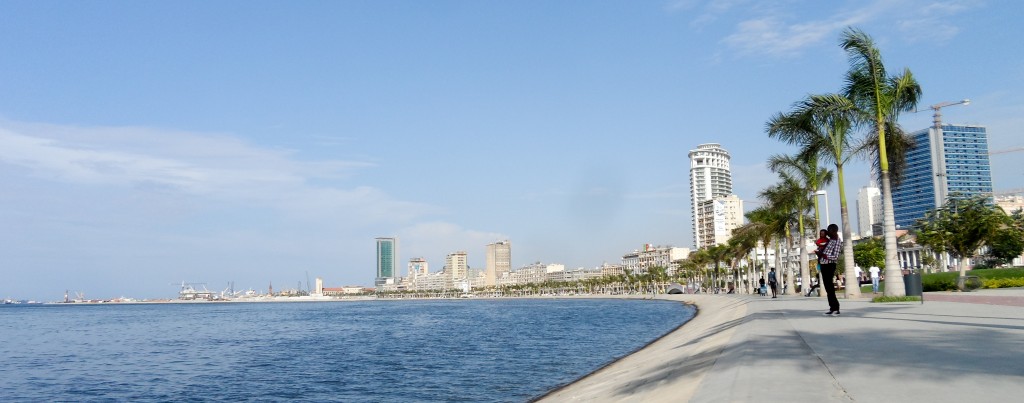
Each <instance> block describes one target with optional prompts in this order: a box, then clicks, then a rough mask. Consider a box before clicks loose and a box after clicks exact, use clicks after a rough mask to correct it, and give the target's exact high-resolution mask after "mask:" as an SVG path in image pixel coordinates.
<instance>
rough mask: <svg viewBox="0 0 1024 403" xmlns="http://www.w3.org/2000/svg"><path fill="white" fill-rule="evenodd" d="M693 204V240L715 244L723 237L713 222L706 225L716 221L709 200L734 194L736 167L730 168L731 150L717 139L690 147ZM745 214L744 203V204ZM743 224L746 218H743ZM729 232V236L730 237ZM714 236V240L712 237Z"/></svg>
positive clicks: (697, 243)
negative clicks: (694, 147)
mask: <svg viewBox="0 0 1024 403" xmlns="http://www.w3.org/2000/svg"><path fill="white" fill-rule="evenodd" d="M689 156H690V208H691V211H692V213H693V215H692V216H691V217H692V218H693V244H694V247H696V248H697V249H700V248H703V247H705V246H711V245H713V244H714V243H713V242H714V241H713V240H715V239H720V237H718V236H716V234H711V233H709V231H716V228H715V227H714V226H713V225H711V226H709V225H703V224H704V223H707V222H712V223H713V222H714V218H713V217H706V216H707V215H710V214H714V209H711V210H710V211H711V212H710V213H709V212H708V211H709V209H707V208H705V207H707V203H705V202H708V201H711V200H717V199H723V198H725V197H728V196H729V195H730V194H732V171H731V170H730V169H729V159H730V157H729V152H728V151H726V150H725V149H724V148H722V146H721V145H719V144H717V143H708V144H701V145H698V146H697V149H696V150H690V153H689ZM740 210H741V212H740V214H741V215H742V204H741V205H740ZM740 224H741V225H742V219H740ZM722 230H723V231H725V230H728V231H730V235H731V230H732V229H731V228H727V229H726V228H722ZM728 238H729V237H728V236H726V237H725V239H726V240H728ZM708 240H712V241H708Z"/></svg>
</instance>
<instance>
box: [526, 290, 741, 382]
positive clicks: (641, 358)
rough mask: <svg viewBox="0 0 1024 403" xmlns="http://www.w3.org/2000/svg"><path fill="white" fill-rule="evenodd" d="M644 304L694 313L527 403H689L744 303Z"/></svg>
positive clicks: (696, 297)
mask: <svg viewBox="0 0 1024 403" xmlns="http://www.w3.org/2000/svg"><path fill="white" fill-rule="evenodd" d="M623 297H628V296H623ZM644 299H658V300H669V301H679V302H682V303H685V304H688V305H693V306H694V307H695V308H696V312H695V314H694V316H693V318H691V319H690V320H688V321H686V322H685V323H683V324H682V325H680V326H679V327H677V328H676V329H674V330H672V331H669V332H667V333H666V334H665V335H663V336H662V337H660V338H658V339H655V340H653V341H651V342H650V343H648V344H647V345H645V346H643V347H641V348H639V349H638V350H636V351H634V352H633V353H631V354H627V355H625V356H623V357H621V358H619V359H617V360H615V361H612V362H611V363H609V364H607V365H605V366H603V367H601V368H598V369H596V370H594V372H591V373H590V374H587V375H584V376H583V377H581V378H579V379H577V380H575V381H573V382H571V383H569V384H566V385H563V386H560V387H558V388H556V389H553V390H551V391H549V392H547V393H545V394H544V395H542V396H539V397H537V398H535V399H532V400H531V401H532V402H561V401H616V402H621V401H637V402H678V401H688V400H690V399H691V398H692V397H693V396H694V394H695V393H696V391H697V388H698V387H699V386H700V384H701V381H703V379H704V376H705V375H707V373H708V372H709V371H710V369H711V368H712V367H713V366H714V363H715V361H716V360H717V358H718V356H719V355H720V354H721V352H722V350H723V349H724V347H725V345H726V344H727V343H728V341H729V340H731V339H732V335H733V333H734V332H735V329H736V327H737V326H738V325H739V324H741V323H742V322H743V318H744V317H745V316H746V314H747V307H746V305H747V302H746V301H742V300H740V299H738V298H733V297H728V296H723V295H704V294H673V295H665V294H661V295H658V296H656V297H654V298H644Z"/></svg>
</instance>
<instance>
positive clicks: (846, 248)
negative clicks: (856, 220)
mask: <svg viewBox="0 0 1024 403" xmlns="http://www.w3.org/2000/svg"><path fill="white" fill-rule="evenodd" d="M840 44H841V46H842V48H843V49H844V50H845V51H846V52H847V56H848V57H849V63H850V68H849V70H848V71H847V73H846V77H845V85H844V87H843V88H842V90H841V91H840V92H839V93H833V94H813V95H809V96H807V97H806V98H805V99H803V100H801V101H799V102H797V103H796V104H795V105H794V106H793V108H792V109H791V110H790V111H789V112H786V113H779V114H776V115H775V116H773V117H772V118H771V119H770V120H769V121H768V123H767V124H766V131H767V133H768V136H769V137H771V138H775V139H778V140H780V141H782V142H785V143H787V144H790V145H794V146H796V147H797V152H796V154H795V155H793V156H772V157H771V159H770V160H769V164H768V165H769V167H770V168H771V169H772V171H774V172H776V173H778V174H779V183H778V184H776V185H774V186H772V187H769V188H767V189H765V190H763V191H762V192H761V194H760V195H759V196H760V197H761V198H762V199H763V200H765V205H764V206H763V207H762V208H761V209H763V210H765V211H758V210H754V211H752V212H751V214H748V218H749V219H750V221H751V223H752V224H754V223H758V224H757V226H759V228H761V229H760V230H759V231H762V233H771V234H772V239H776V240H782V239H785V240H787V246H788V248H787V250H792V245H791V242H792V233H791V232H790V231H791V229H792V227H793V226H794V225H795V226H796V233H797V234H799V239H800V241H799V242H798V249H799V250H800V255H801V256H800V271H801V273H800V275H801V278H802V281H803V283H804V284H808V277H809V273H808V269H807V262H806V260H807V259H806V253H807V252H806V250H805V247H804V245H805V244H806V239H807V238H808V236H809V235H811V234H812V233H813V231H807V228H805V225H804V221H805V215H806V213H807V212H808V211H809V209H810V206H811V205H812V204H813V206H814V210H815V218H816V219H820V216H819V214H818V211H819V209H818V205H817V199H816V198H814V199H813V200H811V198H812V197H813V196H814V194H815V192H817V191H818V190H820V189H821V188H822V187H823V186H825V185H828V184H829V183H831V181H832V174H833V171H831V170H828V169H823V168H820V167H819V164H827V165H829V166H831V167H833V168H834V173H835V179H836V180H837V182H838V183H837V185H838V187H839V192H838V193H839V208H840V214H841V220H842V231H843V235H842V238H843V264H844V268H845V277H846V278H847V279H851V280H852V279H855V278H856V274H855V272H854V262H853V241H852V234H851V226H850V217H849V209H848V203H847V198H846V184H845V182H844V180H845V175H844V174H845V172H844V169H845V168H846V166H847V164H848V163H849V162H850V161H851V160H852V159H853V158H855V157H858V156H868V157H869V158H871V159H872V160H873V161H874V164H873V166H874V168H875V174H876V176H877V177H878V179H879V181H880V182H881V184H882V198H883V214H884V219H883V225H884V233H885V249H886V260H885V266H886V268H885V278H886V280H887V281H886V287H885V295H886V296H902V295H905V290H904V288H903V282H902V280H901V279H902V272H901V271H900V269H899V267H898V264H897V261H896V232H895V231H896V227H895V218H894V215H893V204H892V186H894V185H896V184H897V183H898V180H899V175H898V173H899V171H900V169H901V168H902V162H903V161H904V159H903V156H904V153H905V151H906V149H907V148H908V147H909V146H910V145H911V144H912V142H911V140H910V139H909V137H908V136H907V135H906V134H905V133H904V132H903V130H902V129H901V128H900V126H899V125H898V124H897V119H898V118H899V115H900V113H901V112H906V111H910V110H913V109H914V108H915V107H916V105H917V101H918V99H919V98H920V96H921V87H920V85H919V84H918V83H917V81H916V80H915V79H914V77H913V75H912V74H911V72H910V70H908V69H904V70H903V72H902V73H901V74H898V75H888V73H886V70H885V67H884V64H883V63H882V58H881V54H880V52H879V51H878V49H877V47H876V46H875V44H874V42H873V40H872V39H871V37H870V36H868V35H867V34H865V33H864V32H862V31H860V30H857V29H854V28H848V29H846V30H845V31H844V32H843V33H842V35H841V40H840ZM887 146H889V147H887ZM816 222H817V221H816ZM767 240H768V238H765V239H764V241H765V242H767ZM766 247H767V246H766ZM845 293H846V297H847V298H852V297H858V296H859V295H860V288H859V287H846V291H845Z"/></svg>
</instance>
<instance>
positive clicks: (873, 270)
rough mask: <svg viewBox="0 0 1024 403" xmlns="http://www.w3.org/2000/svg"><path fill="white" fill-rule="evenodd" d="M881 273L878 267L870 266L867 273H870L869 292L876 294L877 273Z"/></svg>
mask: <svg viewBox="0 0 1024 403" xmlns="http://www.w3.org/2000/svg"><path fill="white" fill-rule="evenodd" d="M880 271H882V270H881V269H879V268H878V267H875V266H871V268H869V269H868V272H870V273H871V292H874V293H875V294H878V272H880Z"/></svg>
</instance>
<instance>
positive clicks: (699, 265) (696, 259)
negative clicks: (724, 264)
mask: <svg viewBox="0 0 1024 403" xmlns="http://www.w3.org/2000/svg"><path fill="white" fill-rule="evenodd" d="M686 260H687V262H688V263H689V265H691V266H692V267H693V269H694V276H695V277H696V278H698V279H699V281H700V286H701V288H704V287H705V285H706V284H707V281H706V279H705V278H704V277H703V276H701V275H700V273H701V269H703V268H706V267H707V265H708V263H710V262H711V259H710V258H709V257H708V253H707V250H704V249H700V250H696V251H694V252H693V253H690V256H687V257H686Z"/></svg>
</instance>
